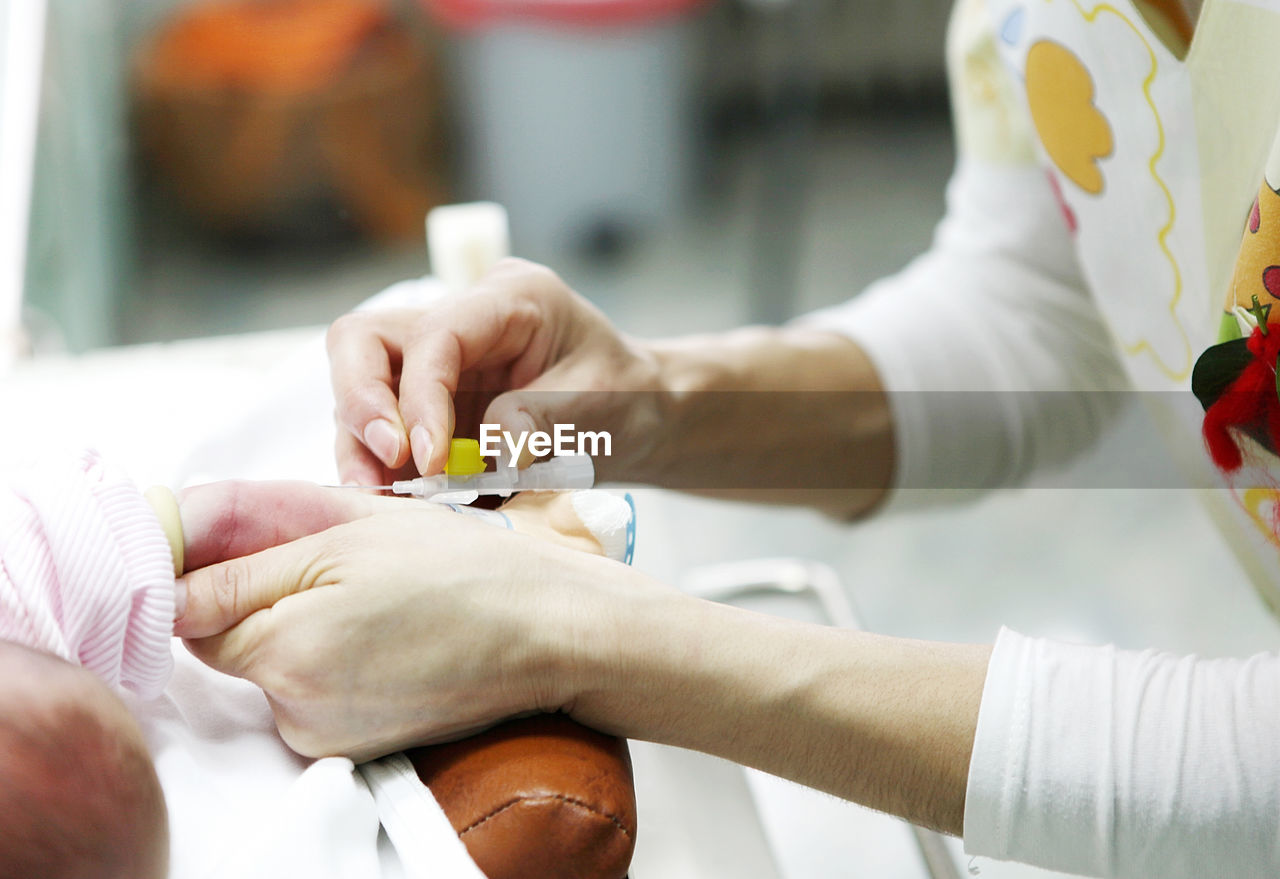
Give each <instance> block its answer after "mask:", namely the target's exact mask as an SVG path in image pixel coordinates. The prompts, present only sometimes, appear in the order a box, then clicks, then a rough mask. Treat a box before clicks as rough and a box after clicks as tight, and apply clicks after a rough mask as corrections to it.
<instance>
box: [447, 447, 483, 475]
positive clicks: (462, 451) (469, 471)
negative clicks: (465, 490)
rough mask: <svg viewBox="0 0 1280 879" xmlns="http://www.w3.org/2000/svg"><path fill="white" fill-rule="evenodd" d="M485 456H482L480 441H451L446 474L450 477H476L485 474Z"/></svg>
mask: <svg viewBox="0 0 1280 879" xmlns="http://www.w3.org/2000/svg"><path fill="white" fill-rule="evenodd" d="M484 468H485V461H484V456H483V455H481V454H480V441H479V440H473V439H455V440H450V441H449V461H448V463H446V464H445V465H444V472H445V473H447V474H449V475H450V476H475V475H476V474H477V473H483V472H484Z"/></svg>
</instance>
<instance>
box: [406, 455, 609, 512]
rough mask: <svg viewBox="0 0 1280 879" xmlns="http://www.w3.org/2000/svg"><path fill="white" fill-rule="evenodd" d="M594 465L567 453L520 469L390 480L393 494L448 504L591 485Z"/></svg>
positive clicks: (588, 460)
mask: <svg viewBox="0 0 1280 879" xmlns="http://www.w3.org/2000/svg"><path fill="white" fill-rule="evenodd" d="M595 481H596V471H595V465H594V464H593V463H592V461H591V456H590V455H568V456H565V457H563V458H550V459H548V460H546V461H540V462H538V463H536V464H530V465H529V466H528V467H526V468H525V469H523V470H519V469H517V468H515V467H511V466H500V467H499V468H498V469H497V470H490V471H486V472H484V473H475V474H471V475H465V476H464V475H449V474H445V473H441V474H440V475H439V476H419V477H418V478H417V479H402V480H398V481H396V482H393V483H391V491H392V492H393V493H394V494H403V495H411V496H413V497H417V498H422V499H424V500H429V501H437V502H439V503H448V504H469V503H471V502H472V501H474V500H475V499H476V498H478V497H479V496H480V495H497V496H498V497H504V498H505V497H510V496H511V495H512V494H514V493H515V492H517V491H551V490H562V489H580V488H591V487H592V486H593V485H595Z"/></svg>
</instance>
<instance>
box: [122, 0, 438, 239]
mask: <svg viewBox="0 0 1280 879" xmlns="http://www.w3.org/2000/svg"><path fill="white" fill-rule="evenodd" d="M133 90H134V99H135V111H136V113H135V118H136V122H137V126H138V133H139V144H140V150H141V154H142V157H143V159H144V161H146V163H147V165H148V167H149V168H151V169H152V170H154V172H155V174H156V176H157V177H158V178H159V179H160V181H161V182H162V184H164V185H165V186H166V188H168V189H169V190H171V191H172V192H173V194H174V195H175V196H176V197H177V199H178V200H179V201H180V202H181V203H182V205H183V206H184V207H185V208H186V209H187V211H188V212H189V213H190V214H192V215H193V216H194V217H195V218H196V219H198V220H200V221H202V222H203V223H205V224H206V225H208V226H209V227H211V228H212V229H214V230H215V231H218V232H221V233H231V234H251V235H256V236H266V237H273V236H295V237H296V236H297V235H298V234H311V233H314V232H320V231H327V230H331V229H332V228H333V227H335V226H341V225H346V224H354V225H355V226H356V227H358V228H359V229H361V230H363V231H364V232H366V233H368V234H370V235H372V236H373V237H376V238H383V239H388V238H390V239H414V240H418V239H420V238H421V236H422V222H423V216H424V215H425V213H426V211H427V210H429V209H430V208H431V207H433V206H434V205H436V204H439V203H441V202H442V201H443V200H444V194H443V190H444V186H443V183H442V176H443V175H442V170H441V168H442V159H441V154H442V152H443V149H442V143H443V138H442V135H441V130H440V123H439V118H440V115H441V114H440V103H441V100H440V99H441V89H440V84H439V80H438V77H437V76H436V73H435V66H434V64H433V63H432V58H431V57H430V55H429V54H428V52H427V50H426V48H425V46H424V45H422V44H421V43H420V42H419V41H418V40H416V39H415V38H414V37H413V35H411V34H410V33H409V32H408V30H407V28H405V27H404V26H403V25H402V24H401V23H400V22H398V21H397V19H396V18H395V17H394V16H393V15H392V14H391V12H390V10H389V9H388V8H387V5H386V3H385V2H382V0H205V2H201V3H197V4H195V5H192V6H189V7H186V8H184V9H182V10H180V11H179V12H177V13H176V14H175V15H174V16H173V17H172V18H170V19H169V20H168V21H167V22H166V23H165V24H164V25H163V26H161V27H160V28H159V29H158V31H157V32H156V33H155V34H154V35H153V37H152V39H150V40H149V41H147V42H146V43H144V45H143V47H142V49H141V51H140V52H139V54H138V56H137V58H136V59H135V66H134V77H133Z"/></svg>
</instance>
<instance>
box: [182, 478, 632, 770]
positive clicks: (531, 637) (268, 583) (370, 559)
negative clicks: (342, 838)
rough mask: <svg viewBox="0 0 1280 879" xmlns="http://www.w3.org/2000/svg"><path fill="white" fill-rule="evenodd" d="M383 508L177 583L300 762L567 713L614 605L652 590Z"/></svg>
mask: <svg viewBox="0 0 1280 879" xmlns="http://www.w3.org/2000/svg"><path fill="white" fill-rule="evenodd" d="M370 500H380V499H376V498H374V499H370ZM381 500H385V499H381ZM375 506H376V507H381V508H382V509H381V510H377V509H374V507H375ZM387 509H388V505H386V504H376V505H371V506H370V507H369V513H370V514H369V515H366V516H364V517H363V518H358V519H356V520H354V521H351V522H347V523H345V524H339V525H336V526H335V527H331V528H329V529H328V530H326V531H324V532H322V533H319V534H314V535H311V536H307V537H303V538H301V539H299V540H296V541H294V542H292V543H288V544H285V545H282V546H278V547H273V548H269V549H265V550H263V551H261V552H258V553H256V554H255V555H252V556H249V557H247V558H242V559H237V560H233V561H230V562H225V563H222V564H217V565H212V566H210V567H206V568H202V569H200V570H196V571H193V572H192V573H189V574H187V575H186V577H185V578H184V580H185V581H186V583H187V592H188V600H187V606H186V610H185V612H184V614H183V616H182V617H181V618H179V619H178V620H177V622H176V625H175V628H176V631H177V634H179V635H181V636H183V637H184V638H186V639H187V645H188V647H189V648H190V649H191V651H192V652H193V653H194V654H195V655H196V656H197V657H199V658H200V659H201V660H203V661H204V662H206V663H208V664H209V665H210V666H212V667H213V668H216V669H218V670H219V671H222V672H225V673H227V674H231V675H235V676H238V677H243V678H246V679H248V680H251V681H253V682H254V683H256V684H257V685H259V686H260V687H262V689H263V690H264V691H265V692H266V694H267V697H268V699H269V700H270V703H271V706H272V710H273V712H274V713H275V719H276V723H277V725H278V727H279V730H280V733H281V735H282V736H283V737H284V739H285V741H286V742H287V743H288V744H289V746H290V747H292V748H293V749H294V750H296V751H298V752H299V753H301V754H303V755H306V756H312V757H320V756H325V755H332V754H344V755H347V756H350V757H352V758H353V759H356V760H362V759H369V758H372V757H375V756H379V755H382V754H386V753H390V752H392V751H396V750H399V749H401V748H403V747H406V746H409V745H414V744H421V743H428V742H432V741H439V740H444V739H452V738H458V737H461V736H464V735H466V734H468V733H471V732H474V731H477V730H480V729H483V728H485V727H487V726H490V725H492V724H494V723H496V722H498V721H500V720H502V719H505V718H507V717H511V716H513V715H517V714H522V713H526V712H536V711H555V710H559V709H562V708H571V707H572V704H573V701H574V696H575V694H576V693H577V692H578V690H579V689H580V687H581V684H580V681H581V680H584V679H586V677H591V676H593V675H595V676H597V677H598V674H599V672H600V657H603V656H607V655H609V653H610V651H611V650H612V647H611V646H610V641H611V635H610V633H611V632H612V631H613V630H614V629H615V627H616V625H617V622H618V621H617V620H615V619H614V618H613V617H614V614H615V612H616V611H615V607H617V606H618V604H616V603H615V601H614V600H612V599H622V598H624V597H625V596H624V593H626V592H627V591H633V592H634V591H635V590H636V589H640V590H641V591H644V590H645V589H647V588H652V587H649V586H641V585H639V584H640V583H641V582H642V581H643V578H641V577H639V575H636V574H634V573H632V572H631V571H630V569H628V568H627V567H625V566H623V565H620V564H617V563H615V562H611V561H608V560H606V559H601V558H599V557H596V556H593V555H590V554H588V553H583V552H579V551H577V550H573V549H567V548H564V547H561V546H558V545H555V544H553V543H551V542H548V541H545V540H540V539H535V538H531V537H526V536H524V535H521V534H517V533H514V532H509V531H502V530H499V529H496V528H494V527H492V526H491V525H488V524H485V523H483V522H480V521H478V520H476V519H473V518H471V517H468V516H460V515H457V514H455V513H452V512H450V511H448V510H445V509H440V508H438V507H434V506H433V505H430V504H422V505H417V504H410V505H405V504H403V503H401V504H397V505H396V506H395V508H394V509H392V510H391V511H389V512H388V511H385V510H387ZM643 582H644V583H646V584H647V582H648V581H643ZM628 584H630V585H628Z"/></svg>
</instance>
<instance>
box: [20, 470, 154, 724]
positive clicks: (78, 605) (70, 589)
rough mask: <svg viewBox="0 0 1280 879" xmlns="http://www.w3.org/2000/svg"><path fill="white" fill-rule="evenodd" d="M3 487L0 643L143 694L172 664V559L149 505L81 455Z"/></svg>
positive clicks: (122, 480)
mask: <svg viewBox="0 0 1280 879" xmlns="http://www.w3.org/2000/svg"><path fill="white" fill-rule="evenodd" d="M4 482H5V484H4V485H3V487H0V638H4V639H7V640H12V641H18V642H20V643H22V644H26V645H28V646H30V647H34V648H37V649H39V650H44V651H47V652H49V653H53V654H56V655H57V656H60V657H62V658H63V659H66V660H68V661H70V662H74V663H77V664H79V665H83V666H84V667H85V668H88V669H89V670H91V671H93V672H94V673H95V674H97V675H98V676H99V677H101V678H102V679H103V680H104V681H106V682H107V683H108V684H110V685H111V686H113V687H117V688H123V689H127V690H131V691H133V692H135V693H137V694H138V695H140V696H142V697H144V698H149V697H152V696H155V695H158V694H159V693H160V692H161V690H163V688H164V685H165V682H166V681H167V680H168V678H169V673H170V671H171V669H172V666H173V659H172V656H171V654H170V652H169V641H170V638H171V637H172V635H173V612H174V610H173V561H172V557H171V555H170V552H169V545H168V542H167V541H166V539H165V536H164V532H163V531H162V530H161V528H160V524H159V522H157V521H156V517H155V515H154V514H153V513H152V511H151V507H150V505H149V504H148V503H147V502H146V500H145V499H144V498H143V497H142V495H141V494H140V493H139V492H138V490H137V488H136V487H134V485H133V484H132V483H131V482H129V481H128V480H127V479H125V478H124V477H123V476H122V475H120V474H118V473H115V472H113V471H111V470H110V469H109V468H107V467H106V466H105V465H104V464H103V462H102V461H101V459H100V458H99V457H98V455H97V454H96V453H92V452H87V453H84V454H82V455H81V456H79V457H78V458H76V459H73V460H72V461H70V462H67V463H66V464H65V465H64V466H61V467H38V468H28V469H26V470H24V471H22V472H21V473H16V474H13V475H12V476H11V477H9V478H8V479H6V480H5V481H4Z"/></svg>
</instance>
